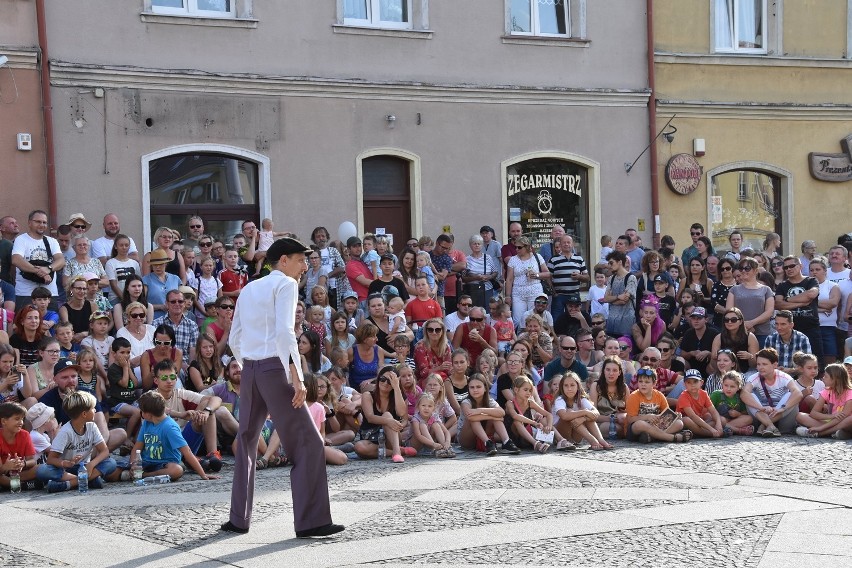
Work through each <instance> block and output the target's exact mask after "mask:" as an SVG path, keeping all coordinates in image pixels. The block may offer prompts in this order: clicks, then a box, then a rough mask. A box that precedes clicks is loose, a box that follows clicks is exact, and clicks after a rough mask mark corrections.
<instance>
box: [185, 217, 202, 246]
mask: <svg viewBox="0 0 852 568" xmlns="http://www.w3.org/2000/svg"><path fill="white" fill-rule="evenodd" d="M187 225H188V226H189V233H188V234H187V235H186V236H185V237H184V238H183V246H185V247H188V248H195V247H197V246H198V242H199V241H200V240H201V237H202V235H204V219H202V218H201V217H199V216H198V215H193V216H192V217H190V218H189V220H188V221H187Z"/></svg>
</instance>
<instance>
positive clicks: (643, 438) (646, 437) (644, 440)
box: [636, 432, 651, 444]
mask: <svg viewBox="0 0 852 568" xmlns="http://www.w3.org/2000/svg"><path fill="white" fill-rule="evenodd" d="M636 440H637V441H638V442H639V443H640V444H650V443H651V435H650V434H649V433H647V432H642V433H641V434H639V437H638V438H637V439H636Z"/></svg>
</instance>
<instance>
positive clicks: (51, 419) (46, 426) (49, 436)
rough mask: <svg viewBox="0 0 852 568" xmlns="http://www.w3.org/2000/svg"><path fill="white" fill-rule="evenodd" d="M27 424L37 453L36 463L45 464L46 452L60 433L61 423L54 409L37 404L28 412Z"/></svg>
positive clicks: (40, 403)
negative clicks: (57, 419)
mask: <svg viewBox="0 0 852 568" xmlns="http://www.w3.org/2000/svg"><path fill="white" fill-rule="evenodd" d="M27 422H29V424H30V427H31V428H32V430H30V441H32V443H33V447H34V448H35V451H36V455H35V457H36V461H37V462H38V463H44V460H45V458H46V457H47V456H46V455H45V452H46V451H47V450H48V449H49V448H50V444H51V443H52V441H53V439H54V438H55V437H56V434H57V433H58V432H59V422H57V421H56V416H55V412H54V410H53V407H50V406H47V405H46V404H44V403H43V402H37V403H35V404H34V405H33V406H32V407H31V408H30V409H29V410H27Z"/></svg>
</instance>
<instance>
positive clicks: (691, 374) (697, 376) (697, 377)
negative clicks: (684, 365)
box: [683, 369, 704, 381]
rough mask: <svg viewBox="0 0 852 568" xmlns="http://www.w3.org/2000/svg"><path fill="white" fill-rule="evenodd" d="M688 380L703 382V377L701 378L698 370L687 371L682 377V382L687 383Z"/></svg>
mask: <svg viewBox="0 0 852 568" xmlns="http://www.w3.org/2000/svg"><path fill="white" fill-rule="evenodd" d="M690 379H695V380H696V381H703V380H704V377H703V376H701V371H699V370H698V369H687V371H686V373H684V375H683V380H684V381H688V380H690Z"/></svg>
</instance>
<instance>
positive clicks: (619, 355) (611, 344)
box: [589, 337, 636, 390]
mask: <svg viewBox="0 0 852 568" xmlns="http://www.w3.org/2000/svg"><path fill="white" fill-rule="evenodd" d="M622 339H623V338H622ZM622 347H623V349H622ZM610 358H616V359H618V360H619V361H620V362H621V375H622V378H623V379H624V382H625V384H630V383H631V382H633V376H634V375H635V374H636V366H635V365H634V363H633V361H631V360H630V345H629V344H628V343H627V342H625V341H621V340H619V339H616V338H614V337H610V338H609V339H607V340H606V344H605V345H604V360H603V361H601V362H600V363H598V364H597V365H595V366H594V368H593V369H592V372H591V373H589V378H590V380H591V377H592V376H596V377H600V375H601V373H603V366H604V364H605V363H606V361H607V359H610ZM589 390H591V386H590V387H589Z"/></svg>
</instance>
